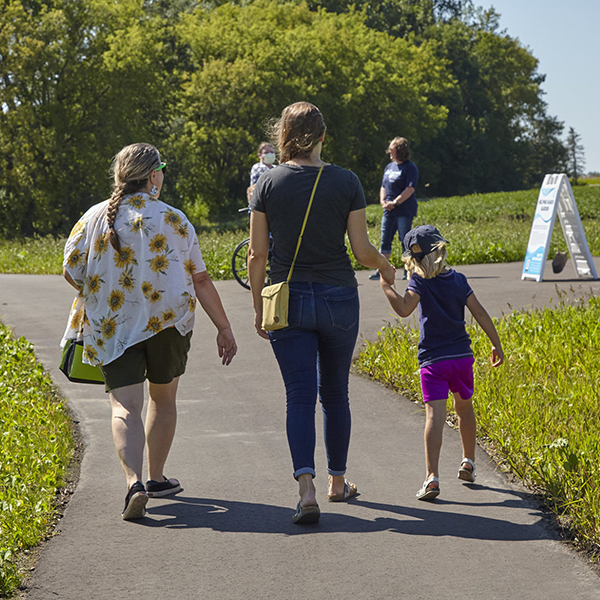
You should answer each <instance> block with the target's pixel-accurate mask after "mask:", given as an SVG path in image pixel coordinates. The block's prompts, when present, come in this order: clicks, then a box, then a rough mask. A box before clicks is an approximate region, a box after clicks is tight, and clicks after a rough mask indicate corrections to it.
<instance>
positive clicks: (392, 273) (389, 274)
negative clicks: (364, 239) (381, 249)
mask: <svg viewBox="0 0 600 600" xmlns="http://www.w3.org/2000/svg"><path fill="white" fill-rule="evenodd" d="M379 275H380V276H381V278H380V283H381V284H382V285H383V282H384V281H385V282H386V283H387V284H388V285H390V286H392V285H394V283H395V282H396V267H394V266H393V265H391V264H390V263H389V262H388V261H387V260H386V261H385V264H384V265H383V266H382V267H379Z"/></svg>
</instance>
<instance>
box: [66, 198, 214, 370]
mask: <svg viewBox="0 0 600 600" xmlns="http://www.w3.org/2000/svg"><path fill="white" fill-rule="evenodd" d="M107 210H108V200H106V201H104V202H101V203H100V204H96V205H95V206H93V207H92V208H90V209H89V210H88V211H87V212H86V213H85V214H84V215H83V217H81V219H80V220H79V221H78V223H77V224H76V225H75V227H73V230H72V231H71V234H70V235H69V239H68V240H67V243H66V245H65V253H64V261H63V266H64V268H65V269H66V270H67V272H68V273H69V275H70V276H71V277H72V278H73V280H74V281H75V283H76V284H77V286H78V288H79V290H80V293H79V296H78V297H77V298H76V299H75V301H74V302H73V306H72V308H71V313H70V315H69V322H68V324H67V329H66V331H65V334H64V336H63V340H62V343H61V345H63V346H64V344H65V342H66V341H67V340H68V339H74V338H77V337H78V333H79V332H80V331H81V330H82V329H83V342H84V354H83V356H84V362H86V363H89V364H92V365H101V364H108V363H110V362H112V361H113V360H115V359H116V358H118V357H119V356H121V354H123V352H124V351H125V350H126V349H127V348H129V347H130V346H133V345H134V344H137V343H138V342H141V341H143V340H145V339H148V338H149V337H151V336H153V335H155V334H157V333H158V332H159V331H162V330H163V329H166V328H167V327H176V328H177V330H178V331H179V332H180V333H181V334H182V335H185V334H186V333H188V332H189V331H191V330H192V329H193V327H194V311H195V309H196V294H195V291H194V284H193V281H192V275H193V274H194V273H200V272H202V271H206V266H205V264H204V260H203V259H202V253H201V252H200V247H199V246H198V238H197V236H196V232H195V231H194V228H193V227H192V226H191V224H190V223H189V221H188V220H187V218H186V216H185V215H184V214H183V213H182V212H181V211H180V210H177V209H175V208H173V207H171V206H169V205H168V204H165V203H164V202H161V201H160V200H157V199H156V198H153V197H152V196H149V195H148V194H145V193H139V194H132V195H129V196H125V198H123V200H122V201H121V204H120V206H119V210H118V212H117V218H116V220H115V229H116V231H117V233H118V234H119V240H120V242H121V250H120V252H117V251H115V250H114V248H113V247H112V246H111V244H110V241H109V237H108V223H107V222H106V213H107Z"/></svg>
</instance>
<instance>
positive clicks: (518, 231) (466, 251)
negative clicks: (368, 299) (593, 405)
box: [0, 186, 600, 280]
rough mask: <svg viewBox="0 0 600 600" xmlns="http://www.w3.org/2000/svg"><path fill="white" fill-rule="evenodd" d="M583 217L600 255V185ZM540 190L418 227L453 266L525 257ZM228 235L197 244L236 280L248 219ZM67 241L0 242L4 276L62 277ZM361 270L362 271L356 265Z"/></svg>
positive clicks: (424, 216) (487, 199)
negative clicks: (432, 231) (435, 237)
mask: <svg viewBox="0 0 600 600" xmlns="http://www.w3.org/2000/svg"><path fill="white" fill-rule="evenodd" d="M574 193H575V198H576V200H577V206H578V208H579V214H580V216H581V219H582V222H583V227H584V230H585V232H586V237H587V240H588V244H589V246H590V250H591V252H592V254H594V255H598V254H600V186H599V187H593V186H577V187H575V188H574ZM537 196H538V191H537V190H528V191H522V192H498V193H494V194H474V195H472V196H455V197H451V198H438V199H434V200H429V201H427V202H420V203H419V214H418V216H417V218H416V219H415V222H414V224H415V226H416V225H421V224H423V223H431V224H434V225H436V226H437V227H438V228H439V229H440V231H441V232H442V235H444V236H445V237H446V238H447V239H448V240H449V241H450V244H449V246H448V253H449V262H450V264H453V265H467V264H482V263H501V262H513V261H520V260H523V259H524V258H525V251H526V248H527V241H528V239H529V231H530V229H531V221H532V219H533V214H534V211H535V205H536V202H537ZM367 222H368V226H369V236H370V238H371V241H372V242H373V243H374V244H375V245H376V246H378V245H379V241H380V226H381V225H380V224H381V207H380V206H379V205H370V206H368V207H367ZM230 228H231V224H228V227H227V229H226V230H225V231H219V228H218V226H215V227H213V228H212V229H211V231H205V232H202V231H201V232H200V233H199V234H198V240H199V242H200V248H201V249H202V254H203V256H204V260H205V261H206V264H207V267H208V271H209V274H210V276H211V277H212V278H213V279H215V280H219V279H232V278H233V275H232V273H231V264H230V263H231V254H232V253H233V250H234V248H235V247H236V246H237V244H238V243H239V242H240V241H242V240H243V239H244V238H245V237H247V236H248V219H247V217H246V216H245V215H242V216H240V219H239V229H238V230H233V231H232V230H231V229H230ZM63 246H64V239H58V240H57V239H54V238H51V237H47V238H34V239H23V240H17V241H2V240H0V272H1V273H37V274H51V273H54V274H59V273H61V272H62V267H61V265H62V249H63ZM566 249H567V247H566V243H565V240H564V237H563V234H562V231H561V228H560V225H559V224H558V223H557V224H556V226H555V228H554V234H553V236H552V243H551V247H550V252H549V255H550V256H552V255H553V254H554V253H555V252H556V251H557V250H566ZM400 255H401V250H400V246H399V244H397V243H396V244H394V250H393V253H392V262H393V263H394V264H395V265H396V266H401V264H402V262H401V259H400ZM354 267H355V268H356V269H359V268H362V267H360V265H358V263H356V261H354Z"/></svg>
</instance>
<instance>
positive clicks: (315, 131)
mask: <svg viewBox="0 0 600 600" xmlns="http://www.w3.org/2000/svg"><path fill="white" fill-rule="evenodd" d="M326 130H327V126H326V125H325V121H324V119H323V115H322V114H321V111H320V110H319V109H318V108H317V107H316V106H315V105H314V104H311V103H310V102H296V103H294V104H290V105H289V106H286V107H285V108H284V109H283V111H282V113H281V118H280V119H279V120H278V121H276V122H275V123H274V124H273V125H272V127H271V136H272V138H273V141H274V143H275V146H276V147H277V149H278V150H279V162H280V163H284V162H287V161H288V160H292V159H293V158H296V157H298V158H308V157H309V156H310V153H311V152H312V150H313V148H314V147H315V146H316V145H317V144H318V143H319V141H320V140H321V138H322V137H323V134H324V133H325V131H326Z"/></svg>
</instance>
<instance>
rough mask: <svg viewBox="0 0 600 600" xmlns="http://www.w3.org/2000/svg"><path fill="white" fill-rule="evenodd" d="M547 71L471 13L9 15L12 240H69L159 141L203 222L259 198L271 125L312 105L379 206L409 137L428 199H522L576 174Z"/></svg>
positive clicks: (2, 157)
mask: <svg viewBox="0 0 600 600" xmlns="http://www.w3.org/2000/svg"><path fill="white" fill-rule="evenodd" d="M542 81H543V76H542V75H540V74H539V73H538V72H537V60H536V59H535V58H534V57H533V56H532V55H531V54H530V52H529V51H528V50H526V49H525V48H523V47H522V46H521V45H520V44H519V43H518V42H517V41H516V40H514V39H512V38H510V37H509V36H507V35H506V34H505V33H503V32H500V31H498V18H497V15H495V14H494V13H493V12H483V11H481V10H477V9H475V8H474V7H473V6H472V5H471V4H470V3H468V2H466V1H464V0H382V1H380V2H370V1H368V0H354V1H353V2H346V1H344V0H336V1H333V0H322V1H318V0H309V1H308V2H306V1H303V2H300V1H296V0H290V1H286V2H284V1H282V0H255V1H253V2H252V1H241V2H229V1H228V2H220V1H213V2H209V1H204V2H198V1H196V0H146V1H143V0H118V1H116V2H115V1H114V0H51V1H44V2H42V1H36V0H3V1H2V12H1V16H0V104H1V106H2V111H1V113H0V234H2V235H4V236H10V235H16V234H26V235H31V234H33V233H42V234H45V233H53V234H60V233H64V232H66V231H68V230H69V228H70V226H71V225H72V224H73V223H74V222H75V221H76V219H77V218H78V217H79V215H80V214H81V212H82V211H84V210H85V209H87V208H88V207H89V206H91V205H92V204H94V203H96V202H98V201H99V200H101V199H103V198H106V197H108V195H109V193H110V180H109V176H108V166H109V164H110V159H111V157H112V156H113V155H114V154H115V153H116V152H117V151H118V150H119V149H120V148H121V147H122V146H124V145H125V144H128V143H132V142H134V141H141V140H144V141H149V142H151V143H153V144H155V145H156V146H157V147H158V148H159V149H160V150H161V152H162V154H163V156H164V158H165V159H166V160H167V162H168V163H169V172H168V176H167V180H166V182H167V184H166V189H165V193H166V197H168V199H169V201H170V202H172V203H174V204H176V205H178V206H181V207H183V208H184V209H185V210H186V211H188V212H189V213H190V215H191V216H192V217H193V218H194V219H196V220H201V219H202V218H203V217H207V216H210V217H216V216H222V215H226V214H228V213H232V212H234V211H235V209H236V208H237V207H239V206H241V205H242V204H243V202H244V198H245V188H246V185H247V181H248V173H249V169H250V166H251V165H252V163H253V162H254V161H255V149H256V146H257V145H258V143H259V142H260V141H262V140H263V139H264V136H265V133H264V131H265V124H266V123H267V121H268V120H269V119H272V118H273V117H276V116H277V115H278V114H279V113H280V111H281V109H282V108H283V107H284V106H285V105H287V104H289V103H291V102H294V101H297V100H308V101H311V102H314V103H315V104H317V105H318V106H319V107H320V108H321V110H322V111H323V113H324V115H325V119H326V122H327V125H328V132H327V139H326V143H325V148H324V156H325V157H326V158H327V160H330V161H332V162H335V163H337V164H340V165H342V166H344V167H347V168H351V169H353V170H354V171H355V172H356V173H357V174H358V175H359V177H360V178H361V180H362V182H363V185H364V187H365V190H366V192H367V196H368V197H369V198H370V199H371V200H376V199H377V197H378V195H377V190H378V187H379V184H380V177H381V173H382V170H383V168H384V166H385V164H386V162H387V157H386V155H385V154H384V150H385V148H386V147H387V143H388V142H389V140H390V139H391V138H392V137H395V136H396V135H403V136H404V137H407V138H408V139H409V140H410V141H411V144H412V148H413V158H414V160H415V161H416V162H417V163H418V165H419V168H420V169H421V173H422V176H421V185H422V186H425V185H427V189H426V190H425V189H422V190H420V191H421V192H425V193H427V194H428V195H451V194H463V193H468V192H474V191H479V192H484V191H494V190H509V189H518V188H522V187H527V186H530V185H533V184H535V183H537V182H538V181H540V180H541V177H542V175H543V174H544V173H545V172H548V171H551V170H556V169H558V168H562V166H563V163H564V160H565V156H566V154H565V152H566V151H565V148H564V145H563V144H562V142H561V140H560V135H561V133H562V124H561V123H559V122H558V121H557V120H556V119H554V118H553V117H551V116H549V115H548V114H547V112H546V104H545V103H544V101H543V99H542V93H541V90H540V84H541V83H542Z"/></svg>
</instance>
